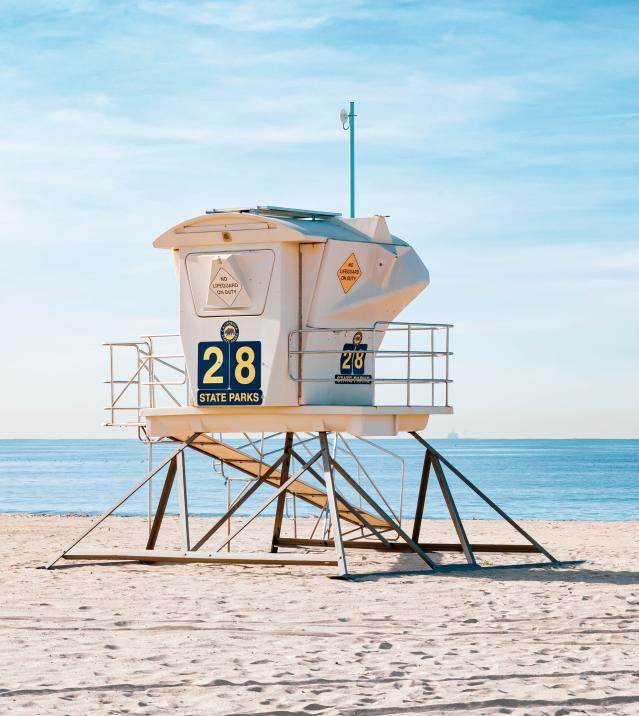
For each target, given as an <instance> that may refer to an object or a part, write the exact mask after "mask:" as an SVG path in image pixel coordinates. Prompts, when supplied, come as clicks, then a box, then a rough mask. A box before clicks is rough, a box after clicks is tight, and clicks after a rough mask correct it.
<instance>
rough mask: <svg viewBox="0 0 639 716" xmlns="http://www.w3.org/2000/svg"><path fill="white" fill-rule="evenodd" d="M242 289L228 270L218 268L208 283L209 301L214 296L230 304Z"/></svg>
mask: <svg viewBox="0 0 639 716" xmlns="http://www.w3.org/2000/svg"><path fill="white" fill-rule="evenodd" d="M241 291H242V284H241V283H240V282H239V281H238V280H237V279H236V278H235V276H233V274H232V273H231V272H230V271H227V269H225V268H220V269H219V271H218V272H217V273H216V274H215V276H214V277H213V279H212V281H211V283H210V285H209V303H210V302H211V298H212V297H213V296H215V297H216V298H219V299H220V300H222V301H224V303H225V304H226V305H227V306H232V305H233V302H234V301H235V299H236V298H237V297H238V296H239V295H240V293H241Z"/></svg>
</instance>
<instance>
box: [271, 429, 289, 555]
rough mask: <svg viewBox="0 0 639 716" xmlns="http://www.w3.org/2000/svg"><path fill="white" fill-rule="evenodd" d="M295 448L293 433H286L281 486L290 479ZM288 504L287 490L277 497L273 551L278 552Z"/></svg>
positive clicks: (272, 541) (272, 542)
mask: <svg viewBox="0 0 639 716" xmlns="http://www.w3.org/2000/svg"><path fill="white" fill-rule="evenodd" d="M292 448H293V433H286V438H285V440H284V461H283V462H282V470H281V471H280V486H281V485H283V484H284V483H285V482H286V481H287V480H288V473H289V469H290V464H291V450H292ZM285 504H286V492H283V493H282V494H281V495H280V496H279V497H278V498H277V506H276V508H275V521H274V523H273V539H272V540H271V552H277V543H278V542H279V539H280V534H281V532H282V520H283V518H284V506H285Z"/></svg>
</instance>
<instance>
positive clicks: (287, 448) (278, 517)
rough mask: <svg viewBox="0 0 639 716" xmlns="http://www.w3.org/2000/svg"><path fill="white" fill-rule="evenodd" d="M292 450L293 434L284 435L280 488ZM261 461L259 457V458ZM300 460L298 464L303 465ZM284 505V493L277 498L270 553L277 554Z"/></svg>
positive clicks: (285, 476)
mask: <svg viewBox="0 0 639 716" xmlns="http://www.w3.org/2000/svg"><path fill="white" fill-rule="evenodd" d="M292 448H293V433H286V438H285V439H284V461H283V462H282V470H281V472H280V486H281V485H282V484H283V483H285V482H286V481H287V480H288V472H289V469H290V465H291V451H292ZM260 459H261V456H260ZM303 463H304V461H303V460H302V461H301V463H300V464H303ZM285 503H286V492H282V494H281V495H280V496H279V497H278V498H277V505H276V507H275V520H274V522H273V538H272V539H271V552H272V553H273V554H275V553H276V552H277V543H278V540H279V538H280V534H281V533H282V520H283V519H284V507H285Z"/></svg>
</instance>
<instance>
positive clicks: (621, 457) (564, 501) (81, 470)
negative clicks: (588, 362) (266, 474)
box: [0, 438, 639, 521]
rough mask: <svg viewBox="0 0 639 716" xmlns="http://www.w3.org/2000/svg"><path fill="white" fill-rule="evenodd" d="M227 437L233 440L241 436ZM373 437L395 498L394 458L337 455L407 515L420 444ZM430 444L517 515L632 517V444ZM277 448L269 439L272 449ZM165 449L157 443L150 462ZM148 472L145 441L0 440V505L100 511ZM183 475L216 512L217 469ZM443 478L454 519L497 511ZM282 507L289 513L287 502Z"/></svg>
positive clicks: (437, 499)
mask: <svg viewBox="0 0 639 716" xmlns="http://www.w3.org/2000/svg"><path fill="white" fill-rule="evenodd" d="M232 442H233V443H234V444H235V445H239V444H241V443H243V442H244V441H243V440H234V441H232ZM376 442H377V443H378V444H379V445H380V446H382V447H383V448H385V449H386V450H388V451H391V452H393V453H395V455H398V456H400V457H401V459H403V465H404V487H403V502H402V499H401V497H402V480H401V474H402V462H401V460H400V459H399V458H398V457H396V456H392V455H389V454H387V453H385V452H382V451H380V450H378V449H377V448H374V447H373V446H371V445H369V444H368V443H365V442H362V441H359V440H357V439H355V438H351V439H349V446H350V448H351V449H352V450H353V452H354V453H355V454H356V455H357V456H358V459H359V460H360V462H361V465H362V466H363V468H358V467H357V465H356V463H355V462H354V461H353V459H352V458H351V457H350V456H349V455H348V454H347V453H346V452H345V451H344V448H343V446H341V444H340V451H339V453H338V459H339V460H340V461H341V462H343V464H344V466H345V467H346V468H347V469H348V470H349V471H350V472H351V474H352V475H353V476H355V477H357V478H358V479H359V480H361V481H362V482H363V483H367V482H368V479H369V478H368V477H367V476H366V474H365V472H367V473H368V475H369V476H370V478H372V480H373V481H374V483H375V484H376V485H377V486H378V487H379V489H380V491H381V492H382V493H383V494H384V495H385V497H386V498H387V500H388V502H389V504H390V506H391V507H392V508H393V509H394V510H395V512H396V514H397V513H399V510H400V508H401V509H402V511H403V516H404V517H409V518H410V517H411V514H410V509H411V507H412V506H413V505H414V504H415V498H416V494H417V489H418V486H419V478H420V475H421V467H422V459H423V450H422V448H421V447H420V446H419V445H418V443H417V442H416V441H415V440H413V439H394V440H389V439H386V440H378V441H376ZM432 444H433V446H434V447H435V448H436V449H437V450H439V451H440V452H441V453H442V454H443V455H444V456H445V457H447V458H448V459H449V460H450V461H451V462H452V463H453V464H454V465H455V466H456V467H457V468H458V469H460V470H461V472H462V473H464V474H465V475H466V477H468V478H469V479H470V480H472V481H473V482H475V483H476V484H477V485H478V486H479V487H480V488H481V489H482V490H483V491H484V492H486V493H487V494H488V495H489V496H490V497H491V498H492V499H493V500H495V502H497V504H499V505H500V506H501V507H502V508H503V509H505V510H506V512H508V513H509V514H511V516H513V517H514V518H515V519H544V520H607V521H614V520H639V440H467V439H460V440H432ZM277 445H278V444H277V443H276V442H275V441H273V447H274V448H276V447H277ZM309 447H311V449H312V446H309ZM170 449H171V448H170V446H166V445H161V446H156V447H155V455H154V459H155V461H156V464H157V462H159V461H160V459H161V458H162V456H163V455H166V454H168V451H169V450H170ZM315 449H316V448H315ZM146 472H147V447H146V446H145V445H143V444H141V443H139V442H137V441H136V440H0V511H1V512H17V513H32V514H85V515H95V514H100V513H101V512H102V511H103V510H104V509H105V508H106V507H107V506H109V505H110V504H111V503H112V502H113V501H115V499H117V498H118V497H119V496H121V495H123V494H124V493H125V492H126V491H127V490H128V489H129V488H130V487H132V486H133V485H134V484H135V483H136V482H138V481H139V480H140V479H141V478H142V477H143V476H144V474H145V473H146ZM187 477H188V498H189V509H190V511H191V514H196V515H219V514H222V513H223V511H224V508H225V505H226V495H227V487H226V481H225V476H224V475H222V474H220V470H219V465H217V466H214V465H213V464H212V461H211V460H210V459H208V458H205V457H203V456H200V455H197V454H195V453H193V454H192V455H191V454H188V456H187ZM306 479H308V478H306ZM449 483H450V487H451V490H452V492H453V494H454V496H455V499H456V500H457V503H458V506H459V509H460V512H461V514H462V517H465V518H480V519H485V518H491V517H494V516H495V513H494V512H493V511H492V510H491V509H490V507H488V505H486V504H485V503H483V502H482V501H480V500H479V499H478V498H477V497H476V496H475V495H474V494H473V493H472V492H471V491H470V490H469V489H468V488H467V487H466V486H464V485H463V483H462V482H461V481H460V480H458V479H457V478H456V477H455V476H454V475H449ZM368 484H369V489H371V490H374V487H373V486H372V485H370V483H368ZM160 485H161V478H160V477H158V478H154V487H153V490H154V497H155V499H157V496H158V495H159V492H160ZM338 486H339V485H338ZM241 487H242V484H241V483H239V482H236V481H232V482H231V489H232V493H233V494H236V493H237V492H238V491H239V489H240V488H241ZM145 489H146V488H144V490H145ZM174 492H175V489H174ZM346 492H347V490H345V494H346ZM268 494H272V492H271V490H270V489H269V488H263V492H262V491H260V490H258V491H257V493H256V497H255V498H254V499H252V500H249V501H248V502H247V503H246V504H245V505H244V507H243V509H242V510H241V511H240V513H239V514H250V512H251V511H252V509H254V508H255V506H256V505H257V504H258V503H260V502H261V501H263V500H264V499H265V498H266V496H267V495H268ZM349 494H350V493H349ZM176 499H177V498H176V497H175V495H173V496H172V501H171V502H170V503H169V511H170V512H175V511H177V503H176ZM273 506H274V504H273V505H272V506H271V508H272V507H273ZM296 508H297V514H298V515H303V514H309V513H308V511H307V510H306V508H305V507H304V505H303V504H301V503H299V502H298V503H297V506H296ZM146 509H147V494H146V491H144V492H141V493H140V494H136V495H135V496H134V497H133V498H131V500H130V501H129V502H127V503H126V504H125V505H124V506H123V507H122V508H121V509H120V510H119V511H118V513H117V514H124V515H141V514H146ZM288 509H289V511H290V510H292V504H289V506H288ZM272 511H273V510H272V509H271V511H270V513H271V514H272ZM265 514H269V512H268V511H267V512H266V513H265ZM425 516H426V517H427V518H429V517H430V518H444V517H446V516H447V513H446V507H445V505H444V502H443V500H442V499H441V495H440V494H439V490H438V488H437V486H436V482H435V481H434V480H431V484H430V485H429V493H428V498H427V504H426V515H425Z"/></svg>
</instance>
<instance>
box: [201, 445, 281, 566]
mask: <svg viewBox="0 0 639 716" xmlns="http://www.w3.org/2000/svg"><path fill="white" fill-rule="evenodd" d="M283 460H284V455H281V456H280V457H279V459H278V460H276V461H275V462H274V463H273V464H272V465H271V467H269V469H268V470H267V471H266V472H265V473H264V474H263V475H262V477H260V478H258V479H257V480H256V481H255V482H253V483H252V484H251V486H250V487H249V488H248V490H246V491H245V492H243V493H242V494H241V495H240V496H239V497H238V498H237V499H236V500H235V501H234V502H233V504H232V505H231V506H230V508H229V509H228V510H227V511H226V512H225V513H224V514H223V515H222V517H220V519H219V520H217V522H216V523H215V524H214V525H213V527H211V529H209V530H208V532H206V534H204V535H203V536H202V537H201V538H200V539H199V540H198V541H197V542H196V544H195V546H194V547H192V551H193V552H197V550H198V549H200V547H201V546H202V545H203V544H204V543H205V542H208V540H209V539H210V538H211V537H212V536H213V535H214V534H215V533H216V532H217V531H218V530H219V529H220V527H222V525H224V524H225V523H226V521H227V520H229V519H230V518H231V517H232V516H233V514H234V513H235V512H237V510H239V509H240V507H241V506H242V505H243V504H244V503H245V502H246V501H247V500H248V499H249V497H251V495H252V494H253V493H254V492H255V491H256V490H257V489H258V487H260V485H263V484H264V483H265V482H266V481H267V480H268V478H269V477H270V476H271V475H272V474H273V473H274V472H275V470H277V468H278V467H279V466H280V464H281V463H282V461H283Z"/></svg>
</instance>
